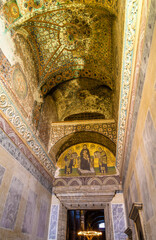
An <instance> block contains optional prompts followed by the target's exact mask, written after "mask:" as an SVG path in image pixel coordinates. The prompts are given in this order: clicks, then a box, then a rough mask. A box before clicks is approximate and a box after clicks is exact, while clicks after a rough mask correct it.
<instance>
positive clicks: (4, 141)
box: [0, 129, 52, 193]
mask: <svg viewBox="0 0 156 240" xmlns="http://www.w3.org/2000/svg"><path fill="white" fill-rule="evenodd" d="M10 136H12V138H15V140H16V141H17V139H16V136H15V135H14V134H13V133H12V132H11V133H10ZM0 145H1V146H2V147H3V148H5V149H6V151H7V152H9V153H10V154H11V155H12V156H13V158H14V159H15V160H16V161H17V162H19V163H20V164H21V165H22V166H23V167H24V168H25V169H26V170H27V171H28V172H29V173H30V174H31V175H32V176H33V177H35V179H36V180H37V181H39V182H40V183H41V185H42V186H44V187H45V188H46V189H47V190H48V191H49V192H50V193H51V192H52V181H50V179H48V180H47V179H46V178H45V176H43V175H42V173H40V171H39V170H38V169H37V167H36V166H34V165H33V164H32V162H31V161H30V160H29V159H27V157H26V156H25V155H24V154H23V152H22V150H21V149H20V148H19V147H17V146H16V145H15V144H14V143H13V142H12V140H11V139H10V138H9V137H8V136H7V135H6V134H5V133H4V132H3V130H2V129H0ZM21 148H24V146H23V145H22V144H21Z"/></svg>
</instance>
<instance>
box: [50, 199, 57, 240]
mask: <svg viewBox="0 0 156 240" xmlns="http://www.w3.org/2000/svg"><path fill="white" fill-rule="evenodd" d="M58 217H59V205H58V204H55V205H52V208H51V217H50V225H49V240H56V239H57V228H58Z"/></svg>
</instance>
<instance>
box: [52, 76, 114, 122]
mask: <svg viewBox="0 0 156 240" xmlns="http://www.w3.org/2000/svg"><path fill="white" fill-rule="evenodd" d="M112 94H113V91H112V90H110V89H109V88H108V87H106V86H103V84H102V83H101V84H100V83H99V81H95V80H94V79H88V78H77V79H74V80H70V81H68V82H65V83H62V84H60V85H59V86H58V87H57V88H56V89H55V90H54V91H53V93H52V97H53V99H54V101H55V104H56V109H57V116H58V121H71V120H79V118H80V120H89V119H99V118H102V119H105V120H106V119H113V103H112ZM89 115H91V116H90V117H89ZM74 116H75V118H73V117H74ZM81 117H82V119H81Z"/></svg>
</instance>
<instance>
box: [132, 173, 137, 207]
mask: <svg viewBox="0 0 156 240" xmlns="http://www.w3.org/2000/svg"><path fill="white" fill-rule="evenodd" d="M131 194H132V199H133V202H138V192H137V187H136V181H135V176H134V172H133V174H132V177H131Z"/></svg>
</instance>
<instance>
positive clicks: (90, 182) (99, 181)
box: [87, 178, 102, 185]
mask: <svg viewBox="0 0 156 240" xmlns="http://www.w3.org/2000/svg"><path fill="white" fill-rule="evenodd" d="M92 183H93V185H102V181H101V180H100V179H99V178H91V179H89V181H88V183H87V185H92ZM95 183H97V184H95Z"/></svg>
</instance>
